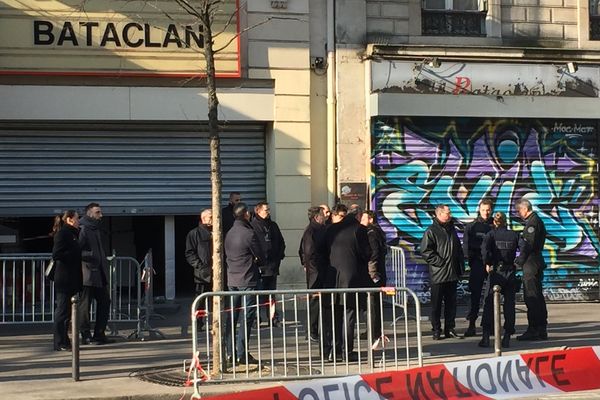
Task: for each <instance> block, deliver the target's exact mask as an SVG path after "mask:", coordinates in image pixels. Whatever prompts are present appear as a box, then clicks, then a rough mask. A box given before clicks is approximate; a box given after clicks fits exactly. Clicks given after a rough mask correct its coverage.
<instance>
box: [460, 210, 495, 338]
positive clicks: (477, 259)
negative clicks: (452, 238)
mask: <svg viewBox="0 0 600 400" xmlns="http://www.w3.org/2000/svg"><path fill="white" fill-rule="evenodd" d="M478 211H479V214H478V215H477V218H476V219H475V220H474V221H473V222H471V223H468V224H467V225H466V226H465V233H464V235H463V253H464V256H465V258H466V259H467V260H468V261H469V268H470V269H471V271H470V272H469V290H470V291H471V308H470V309H469V314H468V315H467V320H468V321H469V327H468V328H467V330H466V331H465V337H469V336H475V335H476V333H477V332H476V328H475V321H477V316H478V314H479V303H480V299H481V289H483V282H484V281H485V278H486V276H487V272H486V271H485V266H484V265H483V261H482V259H481V244H482V243H483V238H484V236H485V235H486V234H487V233H488V232H489V231H491V230H492V222H493V221H492V218H491V215H492V201H491V200H490V199H483V200H481V202H480V203H479V210H478Z"/></svg>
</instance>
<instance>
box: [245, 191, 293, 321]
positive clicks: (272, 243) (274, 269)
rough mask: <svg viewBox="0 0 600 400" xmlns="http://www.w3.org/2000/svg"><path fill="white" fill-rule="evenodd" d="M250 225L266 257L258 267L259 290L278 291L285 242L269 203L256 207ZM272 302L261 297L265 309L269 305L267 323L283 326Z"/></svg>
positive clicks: (264, 202) (262, 202) (267, 298)
mask: <svg viewBox="0 0 600 400" xmlns="http://www.w3.org/2000/svg"><path fill="white" fill-rule="evenodd" d="M250 224H251V225H252V228H253V229H254V232H256V236H257V237H258V241H259V242H260V245H261V247H262V250H263V253H264V255H265V257H266V258H265V261H264V263H263V264H261V265H259V266H258V268H259V270H260V283H259V287H258V290H276V289H277V275H279V266H280V265H281V260H283V259H284V257H285V240H284V239H283V235H282V234H281V230H280V229H279V226H278V225H277V223H276V222H275V221H273V220H272V219H271V208H270V207H269V203H267V202H266V201H261V202H259V203H258V204H257V205H256V207H254V219H252V222H250ZM270 300H275V299H269V296H261V300H260V302H261V304H262V305H263V306H264V307H267V306H266V304H268V316H267V317H268V319H267V321H269V320H271V321H272V324H273V326H281V321H279V316H278V315H277V313H276V310H275V303H274V302H272V301H270ZM259 310H260V308H259ZM259 317H260V316H259Z"/></svg>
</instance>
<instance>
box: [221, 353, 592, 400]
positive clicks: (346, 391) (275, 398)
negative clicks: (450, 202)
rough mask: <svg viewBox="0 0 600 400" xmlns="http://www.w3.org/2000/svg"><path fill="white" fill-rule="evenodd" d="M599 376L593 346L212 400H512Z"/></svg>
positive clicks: (582, 384) (586, 386) (583, 384)
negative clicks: (441, 399)
mask: <svg viewBox="0 0 600 400" xmlns="http://www.w3.org/2000/svg"><path fill="white" fill-rule="evenodd" d="M599 372H600V346H594V347H584V348H578V349H571V350H559V351H547V352H541V353H529V354H521V355H510V356H503V357H495V358H485V359H480V360H470V361H459V362H451V363H445V364H438V365H431V366H427V367H422V368H413V369H409V370H405V371H388V372H378V373H373V374H363V375H352V376H347V377H339V378H329V379H319V380H308V381H303V382H291V383H286V384H284V385H282V386H277V387H273V388H267V389H259V390H252V391H247V392H241V393H232V394H227V395H222V396H216V397H210V399H211V400H249V399H252V400H338V399H339V400H359V399H360V400H371V399H373V400H379V399H381V398H385V399H440V398H443V399H459V398H460V399H463V398H470V399H510V398H514V397H527V396H536V395H542V394H552V393H564V392H575V391H581V390H592V389H600V379H598V373H599Z"/></svg>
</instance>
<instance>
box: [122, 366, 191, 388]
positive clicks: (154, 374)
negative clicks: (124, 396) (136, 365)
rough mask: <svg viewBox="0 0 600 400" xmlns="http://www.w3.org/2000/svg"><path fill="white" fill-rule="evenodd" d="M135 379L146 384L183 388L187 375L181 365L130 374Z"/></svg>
mask: <svg viewBox="0 0 600 400" xmlns="http://www.w3.org/2000/svg"><path fill="white" fill-rule="evenodd" d="M129 376H131V377H133V378H137V379H140V380H142V381H144V382H150V383H157V384H159V385H165V386H176V387H183V386H185V382H186V378H187V376H186V374H185V372H184V371H183V368H182V366H181V364H179V365H169V366H164V367H152V368H144V369H140V370H137V371H133V372H132V373H130V374H129Z"/></svg>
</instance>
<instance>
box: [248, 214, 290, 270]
mask: <svg viewBox="0 0 600 400" xmlns="http://www.w3.org/2000/svg"><path fill="white" fill-rule="evenodd" d="M250 224H251V225H252V229H254V232H256V236H257V237H258V241H259V242H260V245H261V247H262V249H263V254H264V255H265V257H266V259H265V262H264V264H261V265H259V268H260V272H261V275H262V276H275V275H279V266H280V265H281V260H283V259H284V257H285V240H283V235H282V234H281V231H280V230H279V226H278V225H277V223H276V222H275V221H272V220H271V217H267V218H264V219H263V218H261V217H259V216H258V215H255V216H254V219H252V222H250Z"/></svg>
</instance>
